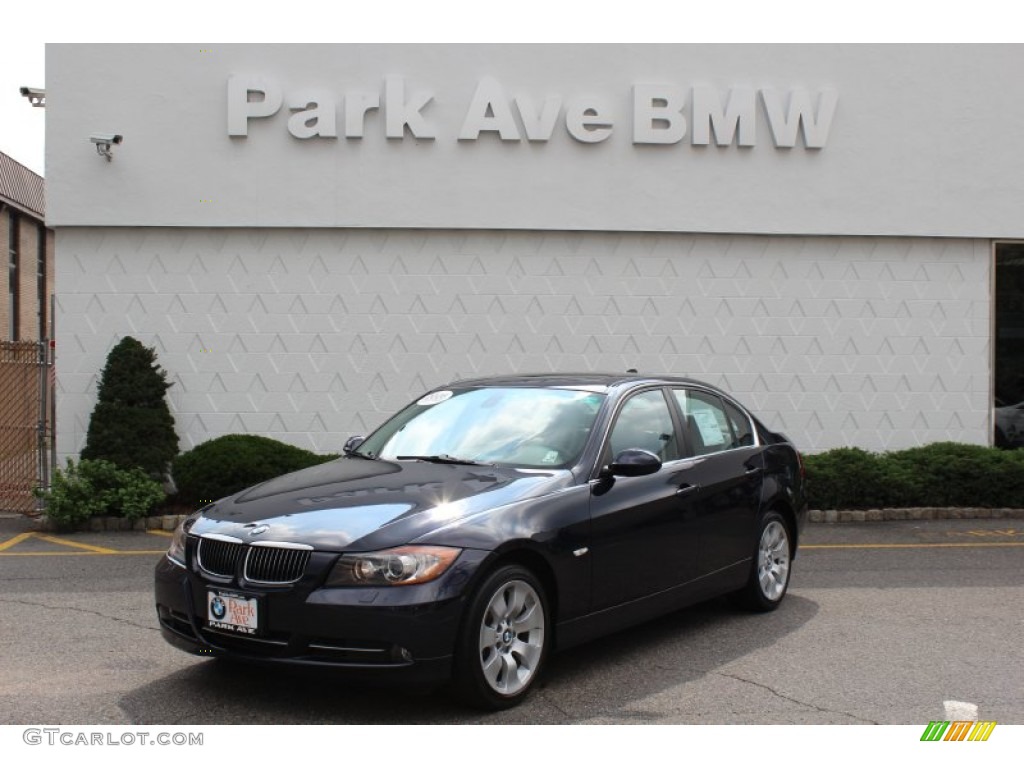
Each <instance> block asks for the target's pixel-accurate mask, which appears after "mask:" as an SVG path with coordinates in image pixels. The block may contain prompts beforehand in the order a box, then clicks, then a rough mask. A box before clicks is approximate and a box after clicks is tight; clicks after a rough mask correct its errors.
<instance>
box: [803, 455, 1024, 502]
mask: <svg viewBox="0 0 1024 768" xmlns="http://www.w3.org/2000/svg"><path fill="white" fill-rule="evenodd" d="M804 465H805V467H806V470H807V491H808V503H809V505H810V508H811V509H880V508H885V507H890V508H892V507H987V508H993V507H1012V508H1024V450H1013V451H1007V450H1001V449H998V448H985V447H982V446H977V445H963V444H960V443H933V444H931V445H926V446H923V447H920V448H909V449H907V450H903V451H893V452H890V453H869V452H868V451H864V450H861V449H860V448H836V449H834V450H831V451H826V452H825V453H819V454H815V455H808V456H805V457H804Z"/></svg>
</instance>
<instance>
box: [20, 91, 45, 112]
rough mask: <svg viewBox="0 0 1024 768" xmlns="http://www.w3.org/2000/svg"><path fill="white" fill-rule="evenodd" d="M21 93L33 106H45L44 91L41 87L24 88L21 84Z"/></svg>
mask: <svg viewBox="0 0 1024 768" xmlns="http://www.w3.org/2000/svg"><path fill="white" fill-rule="evenodd" d="M19 90H20V91H21V95H22V96H24V97H25V98H26V99H28V100H29V103H30V104H32V106H33V107H45V106H46V91H44V90H43V89H42V88H26V87H25V86H22V87H21V88H20V89H19Z"/></svg>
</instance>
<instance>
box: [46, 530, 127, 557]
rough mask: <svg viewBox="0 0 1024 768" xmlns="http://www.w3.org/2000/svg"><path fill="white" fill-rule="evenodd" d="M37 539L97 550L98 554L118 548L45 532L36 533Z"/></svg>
mask: <svg viewBox="0 0 1024 768" xmlns="http://www.w3.org/2000/svg"><path fill="white" fill-rule="evenodd" d="M36 538H37V539H42V540H43V541H48V542H50V543H51V544H60V545H61V546H63V547H77V548H78V549H84V550H87V551H89V552H95V553H96V554H97V555H112V554H114V553H115V552H117V550H116V549H108V548H107V547H94V546H93V545H92V544H82V543H81V542H80V541H70V540H68V539H62V538H59V537H58V536H47V535H46V534H43V533H37V534H36Z"/></svg>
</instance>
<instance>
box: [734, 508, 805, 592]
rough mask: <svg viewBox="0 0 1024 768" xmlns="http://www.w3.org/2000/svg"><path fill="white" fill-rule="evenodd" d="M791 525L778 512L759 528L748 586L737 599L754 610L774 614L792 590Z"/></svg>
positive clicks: (763, 518)
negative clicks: (790, 580)
mask: <svg viewBox="0 0 1024 768" xmlns="http://www.w3.org/2000/svg"><path fill="white" fill-rule="evenodd" d="M792 551H793V550H792V546H791V545H790V533H789V526H788V525H787V523H786V520H785V518H783V517H782V515H780V514H779V513H778V512H768V513H766V514H765V515H764V517H762V518H761V524H760V525H759V526H758V536H757V549H756V550H755V552H754V562H753V563H751V568H750V577H749V578H748V579H747V584H746V586H744V587H743V588H742V589H741V590H740V591H739V592H737V593H736V597H737V599H738V600H739V602H740V603H741V604H742V605H744V606H745V607H747V608H750V609H752V610H755V611H774V610H775V609H776V608H778V607H779V604H780V603H781V602H782V598H784V597H785V596H786V590H787V589H788V588H789V575H790V566H791V563H792Z"/></svg>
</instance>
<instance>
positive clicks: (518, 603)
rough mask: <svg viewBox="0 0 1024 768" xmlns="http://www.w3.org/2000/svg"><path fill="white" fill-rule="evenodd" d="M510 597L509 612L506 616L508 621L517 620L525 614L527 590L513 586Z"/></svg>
mask: <svg viewBox="0 0 1024 768" xmlns="http://www.w3.org/2000/svg"><path fill="white" fill-rule="evenodd" d="M508 597H509V600H508V610H507V612H506V613H505V616H506V618H508V619H512V620H515V618H516V617H517V616H518V615H519V614H520V613H522V612H523V606H524V605H525V603H526V590H524V589H520V588H519V587H518V586H512V587H511V588H510V589H509V595H508Z"/></svg>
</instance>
